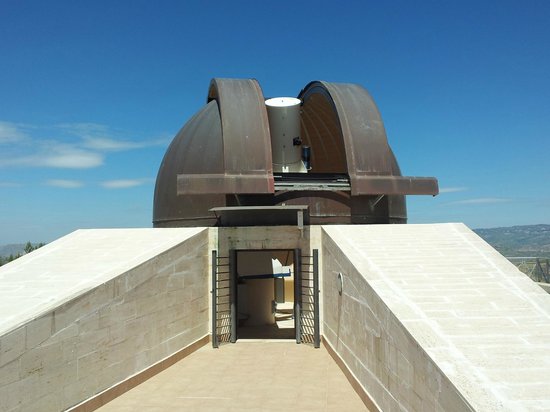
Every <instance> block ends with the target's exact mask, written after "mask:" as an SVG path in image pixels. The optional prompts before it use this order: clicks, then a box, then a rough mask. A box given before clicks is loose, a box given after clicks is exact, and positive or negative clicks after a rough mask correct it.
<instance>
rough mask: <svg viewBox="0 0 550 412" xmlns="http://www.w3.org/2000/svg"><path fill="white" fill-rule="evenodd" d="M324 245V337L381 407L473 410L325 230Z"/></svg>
mask: <svg viewBox="0 0 550 412" xmlns="http://www.w3.org/2000/svg"><path fill="white" fill-rule="evenodd" d="M322 245H323V249H322V255H323V266H322V268H323V270H322V272H323V278H322V287H321V293H322V295H323V300H322V302H323V312H324V317H323V335H324V339H325V340H326V341H327V342H328V344H329V345H330V346H331V347H332V349H333V350H334V351H335V352H336V353H337V354H338V356H339V357H340V358H341V359H342V361H343V362H344V363H345V364H346V366H347V368H348V369H349V371H350V372H351V373H352V374H353V375H354V376H355V378H356V379H357V380H358V382H359V383H360V384H361V385H362V387H363V388H364V389H365V391H366V392H367V394H368V395H369V397H370V398H371V399H372V400H373V401H374V403H375V404H376V405H377V406H378V408H379V409H380V410H381V411H384V412H390V411H404V410H406V411H430V410H431V411H433V410H444V411H469V410H473V409H472V408H471V407H470V405H469V404H468V402H467V401H466V400H465V399H464V398H463V397H462V395H461V394H460V392H459V391H458V390H457V389H456V387H455V386H454V385H453V384H452V383H451V382H450V380H449V379H448V378H447V377H446V376H445V374H444V373H443V372H442V371H441V370H440V369H439V367H438V366H437V365H436V364H435V362H434V361H433V360H432V359H431V358H430V357H429V356H428V354H427V353H426V352H425V351H424V350H423V349H422V348H421V346H420V344H419V343H418V342H417V341H416V340H415V339H414V338H413V337H412V336H411V334H410V333H409V332H408V331H407V330H406V328H405V327H404V326H403V324H402V323H401V322H400V321H399V319H398V318H397V317H396V316H395V314H394V313H392V312H391V311H390V309H389V308H388V307H387V306H386V305H385V303H384V302H383V300H382V299H381V298H380V296H378V295H377V294H376V292H375V291H374V290H373V289H372V288H371V287H370V286H369V284H368V282H367V281H366V279H365V278H364V277H363V276H362V275H361V273H360V272H359V271H358V270H357V269H356V268H355V267H354V266H353V264H352V263H351V262H350V261H349V259H348V258H347V257H346V254H345V253H343V252H342V250H341V249H340V248H339V247H338V245H337V244H336V243H335V242H334V240H332V239H331V238H330V236H329V235H327V234H326V233H325V232H323V233H322ZM338 272H341V273H342V274H343V278H344V281H343V291H342V294H339V293H338V288H337V287H338V285H337V274H338Z"/></svg>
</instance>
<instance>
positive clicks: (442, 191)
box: [439, 187, 468, 193]
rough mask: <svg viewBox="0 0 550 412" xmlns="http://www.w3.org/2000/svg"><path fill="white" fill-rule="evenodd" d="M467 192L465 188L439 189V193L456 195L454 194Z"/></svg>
mask: <svg viewBox="0 0 550 412" xmlns="http://www.w3.org/2000/svg"><path fill="white" fill-rule="evenodd" d="M466 190H468V188H467V187H441V188H440V189H439V193H456V192H465V191H466Z"/></svg>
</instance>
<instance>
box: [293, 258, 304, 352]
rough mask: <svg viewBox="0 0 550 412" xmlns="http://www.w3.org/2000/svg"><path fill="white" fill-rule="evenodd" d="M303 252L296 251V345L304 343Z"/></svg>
mask: <svg viewBox="0 0 550 412" xmlns="http://www.w3.org/2000/svg"><path fill="white" fill-rule="evenodd" d="M301 317H302V251H301V250H300V249H294V329H295V331H296V343H301V342H302V327H301Z"/></svg>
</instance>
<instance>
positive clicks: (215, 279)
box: [210, 250, 219, 348]
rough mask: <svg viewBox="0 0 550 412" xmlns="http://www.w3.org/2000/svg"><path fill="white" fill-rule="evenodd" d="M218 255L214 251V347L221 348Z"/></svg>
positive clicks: (212, 291) (212, 292)
mask: <svg viewBox="0 0 550 412" xmlns="http://www.w3.org/2000/svg"><path fill="white" fill-rule="evenodd" d="M217 269H218V254H217V252H216V251H215V250H213V251H212V290H211V291H210V293H211V294H212V347H213V348H217V347H219V342H218V321H217V319H218V310H217V309H218V285H217V277H218V276H217V272H218V270H217Z"/></svg>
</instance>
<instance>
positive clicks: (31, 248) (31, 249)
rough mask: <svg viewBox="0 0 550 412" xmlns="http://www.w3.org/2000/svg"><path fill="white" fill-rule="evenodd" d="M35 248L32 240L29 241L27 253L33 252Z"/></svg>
mask: <svg viewBox="0 0 550 412" xmlns="http://www.w3.org/2000/svg"><path fill="white" fill-rule="evenodd" d="M33 250H34V246H33V245H32V243H31V242H27V244H26V245H25V253H31V252H32V251H33Z"/></svg>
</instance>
